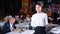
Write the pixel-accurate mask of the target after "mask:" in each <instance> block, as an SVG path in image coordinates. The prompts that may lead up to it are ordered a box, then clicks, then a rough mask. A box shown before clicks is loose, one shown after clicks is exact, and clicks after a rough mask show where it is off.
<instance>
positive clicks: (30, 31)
mask: <svg viewBox="0 0 60 34" xmlns="http://www.w3.org/2000/svg"><path fill="white" fill-rule="evenodd" d="M34 32H35V31H34V30H26V31H24V32H22V33H19V32H14V31H12V32H9V33H7V34H33V33H34Z"/></svg>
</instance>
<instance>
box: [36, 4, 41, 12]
mask: <svg viewBox="0 0 60 34" xmlns="http://www.w3.org/2000/svg"><path fill="white" fill-rule="evenodd" d="M35 9H36V11H37V13H40V12H41V9H42V7H41V6H39V5H36V7H35Z"/></svg>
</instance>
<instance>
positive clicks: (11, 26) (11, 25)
mask: <svg viewBox="0 0 60 34" xmlns="http://www.w3.org/2000/svg"><path fill="white" fill-rule="evenodd" d="M10 28H13V24H11V23H10ZM11 31H13V30H12V29H11Z"/></svg>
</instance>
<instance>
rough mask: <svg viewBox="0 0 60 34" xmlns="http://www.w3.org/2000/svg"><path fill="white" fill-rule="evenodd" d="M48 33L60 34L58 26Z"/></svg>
mask: <svg viewBox="0 0 60 34" xmlns="http://www.w3.org/2000/svg"><path fill="white" fill-rule="evenodd" d="M50 32H52V33H54V34H60V26H58V27H55V28H52V29H51V31H50Z"/></svg>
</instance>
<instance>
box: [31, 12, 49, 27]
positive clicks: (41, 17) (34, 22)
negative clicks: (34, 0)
mask: <svg viewBox="0 0 60 34" xmlns="http://www.w3.org/2000/svg"><path fill="white" fill-rule="evenodd" d="M45 25H48V18H47V14H45V13H42V12H41V13H36V14H34V15H33V16H32V18H31V26H32V27H37V26H45Z"/></svg>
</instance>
